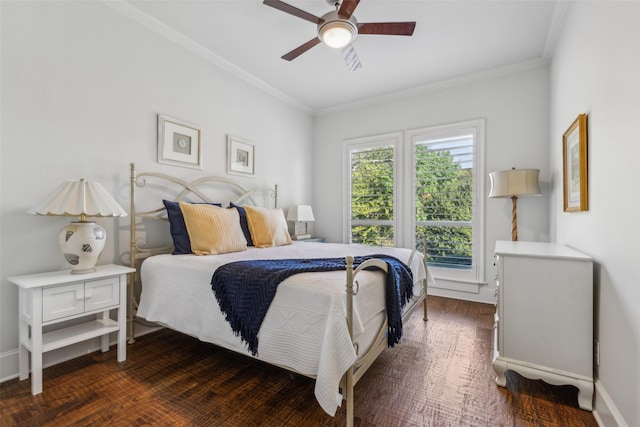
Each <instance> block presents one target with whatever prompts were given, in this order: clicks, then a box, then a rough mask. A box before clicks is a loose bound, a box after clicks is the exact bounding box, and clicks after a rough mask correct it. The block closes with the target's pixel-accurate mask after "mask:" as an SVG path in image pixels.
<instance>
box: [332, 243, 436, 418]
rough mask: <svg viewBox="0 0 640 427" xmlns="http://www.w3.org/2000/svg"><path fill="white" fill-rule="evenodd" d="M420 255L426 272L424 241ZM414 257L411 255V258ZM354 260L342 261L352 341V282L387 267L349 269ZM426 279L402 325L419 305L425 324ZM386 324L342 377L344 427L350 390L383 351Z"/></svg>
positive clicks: (351, 405)
mask: <svg viewBox="0 0 640 427" xmlns="http://www.w3.org/2000/svg"><path fill="white" fill-rule="evenodd" d="M423 248H424V252H425V256H424V258H423V262H424V267H425V272H426V271H427V262H426V249H427V245H426V241H424V246H423ZM414 254H415V250H414V253H413V254H412V255H411V256H412V257H413V256H414ZM353 262H354V258H353V257H352V256H348V257H346V264H347V284H346V293H347V326H348V328H349V336H350V337H351V340H352V341H353V335H354V331H353V298H354V297H355V296H356V295H357V294H358V282H357V281H356V279H355V278H356V275H357V274H358V273H359V272H360V271H362V270H365V269H367V268H369V267H377V268H379V269H380V270H382V271H384V273H385V274H388V272H389V271H388V270H389V268H388V266H387V263H386V262H384V261H382V260H380V259H369V260H367V261H365V262H363V263H362V264H360V265H359V266H358V267H357V268H354V267H353ZM426 297H427V279H426V277H425V279H423V281H422V294H420V295H418V296H417V297H414V299H412V301H411V302H410V303H409V304H410V306H409V307H408V308H407V310H406V311H405V312H404V314H403V317H402V321H403V322H405V321H406V320H407V319H408V318H409V316H410V315H411V314H412V313H413V311H414V310H415V309H416V308H417V307H418V306H419V305H420V303H421V302H422V304H423V320H424V321H427V320H428V318H427V298H426ZM386 334H387V321H386V320H385V322H384V323H383V325H382V326H381V327H380V330H379V331H378V335H377V336H376V339H375V340H374V344H373V345H372V346H371V348H370V349H369V350H368V351H367V353H366V354H364V355H363V356H362V357H360V358H359V359H358V360H357V361H356V362H355V363H354V364H353V365H352V366H350V367H349V369H348V370H347V372H346V373H345V375H344V377H343V380H342V385H341V386H342V389H343V390H342V391H343V398H344V400H345V401H346V421H347V422H346V424H347V427H352V426H353V425H354V412H355V411H354V409H355V402H354V387H355V385H356V384H357V382H358V381H359V380H360V378H362V376H363V375H364V373H365V372H366V371H367V369H369V367H370V366H371V365H372V364H373V362H374V361H375V360H376V358H377V357H378V356H379V355H380V353H381V352H382V351H383V350H384V349H385V348H387V339H386ZM353 345H354V349H355V351H356V355H358V352H359V348H358V345H357V343H354V344H353Z"/></svg>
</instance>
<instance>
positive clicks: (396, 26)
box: [358, 22, 416, 36]
mask: <svg viewBox="0 0 640 427" xmlns="http://www.w3.org/2000/svg"><path fill="white" fill-rule="evenodd" d="M415 28H416V23H415V22H365V23H362V24H358V34H385V35H390V36H411V35H413V30H414V29H415Z"/></svg>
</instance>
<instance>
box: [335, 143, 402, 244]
mask: <svg viewBox="0 0 640 427" xmlns="http://www.w3.org/2000/svg"><path fill="white" fill-rule="evenodd" d="M342 144H343V150H344V151H343V156H342V157H343V164H344V166H343V168H342V170H343V173H344V176H343V181H342V182H344V189H343V192H342V194H343V206H344V209H343V215H344V216H343V227H342V229H343V241H344V242H345V243H351V226H352V224H351V151H352V150H354V149H358V150H362V149H367V148H375V147H380V146H384V145H391V146H393V165H394V169H393V173H394V176H393V221H392V222H393V240H394V246H400V245H402V235H403V229H402V218H403V217H404V207H403V206H402V205H401V203H399V201H400V191H401V190H402V187H403V186H402V183H401V180H402V179H403V177H402V173H401V169H402V166H403V158H404V156H403V147H402V132H393V133H387V134H381V135H373V136H367V137H362V138H354V139H345V140H343V142H342Z"/></svg>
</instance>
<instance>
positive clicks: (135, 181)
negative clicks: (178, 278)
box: [127, 163, 427, 427]
mask: <svg viewBox="0 0 640 427" xmlns="http://www.w3.org/2000/svg"><path fill="white" fill-rule="evenodd" d="M130 171H131V176H130V184H131V207H130V240H129V245H130V254H129V263H130V266H131V267H133V268H136V271H135V272H132V273H129V274H128V283H127V285H128V319H127V336H128V342H129V343H130V344H132V343H134V342H135V337H134V334H135V330H134V325H135V312H136V309H137V301H136V298H135V286H136V283H137V282H138V273H137V272H138V270H139V269H138V268H137V264H138V262H139V261H141V260H143V259H144V258H147V257H150V256H152V255H158V254H164V253H171V251H172V249H173V245H172V244H169V245H162V246H157V247H147V246H145V245H146V241H145V239H143V238H140V237H138V236H137V231H138V228H139V227H140V226H141V222H143V220H144V219H147V220H161V221H168V218H167V216H166V210H165V208H164V206H162V207H159V208H155V209H152V210H144V211H140V212H138V211H137V209H136V197H135V194H136V188H142V187H145V186H146V185H147V180H151V179H153V180H157V181H158V182H161V183H164V186H162V189H166V191H167V193H168V190H169V187H168V186H171V188H178V190H177V196H174V197H172V198H171V199H172V200H173V201H180V200H190V198H192V197H194V196H195V197H196V198H197V201H199V202H205V203H213V202H214V200H212V199H211V198H210V197H209V196H207V194H205V192H204V191H203V187H205V186H207V185H210V186H212V187H215V188H222V189H223V190H224V191H225V192H226V193H228V194H233V195H235V199H233V200H231V201H232V202H233V203H234V204H237V205H240V204H243V203H245V204H246V203H249V204H251V205H254V206H255V205H257V204H256V200H255V199H256V198H257V196H258V195H262V196H263V197H265V195H266V197H268V198H270V199H273V205H274V206H275V207H278V186H277V185H276V186H274V187H273V188H266V187H256V188H253V189H249V190H247V189H245V188H244V187H242V186H241V185H239V184H238V183H236V182H233V181H231V180H229V179H227V178H223V177H216V176H206V177H202V178H198V179H196V180H194V181H191V182H187V181H184V180H182V179H179V178H176V177H174V176H170V175H166V174H162V173H155V172H146V173H136V166H135V163H131V165H130ZM154 182H155V181H154ZM174 194H175V193H174ZM215 202H219V200H215ZM423 244H424V252H425V253H426V248H427V246H426V241H424V239H423ZM415 252H416V250H415V249H414V251H413V253H412V254H411V257H413V256H414V254H415ZM353 261H354V259H353V257H351V256H348V257H346V264H347V269H346V299H347V300H346V303H347V319H346V321H347V325H348V328H349V335H350V336H351V338H352V339H353V298H354V297H355V296H357V294H358V281H357V280H356V276H357V274H358V273H359V272H360V271H362V270H364V269H366V268H369V267H377V268H379V269H381V270H383V271H384V272H385V274H386V273H387V272H388V268H387V264H386V263H385V262H384V261H382V260H379V259H370V260H368V261H366V262H364V263H362V264H360V265H359V266H358V267H357V268H354V267H353ZM424 265H425V271H426V269H427V262H426V256H425V257H424ZM422 290H423V291H422V294H421V295H418V296H414V297H413V299H412V301H411V302H409V306H408V307H407V309H406V310H405V312H404V314H403V319H402V320H403V322H404V321H406V320H407V319H408V318H409V316H410V315H411V314H412V313H413V312H414V311H415V310H416V308H417V307H418V306H419V305H420V303H422V304H423V310H424V317H423V319H424V320H425V321H426V320H427V300H426V295H427V279H426V278H425V279H424V280H423V283H422ZM386 331H387V322H386V321H385V322H384V324H383V325H382V326H381V327H380V330H379V331H378V334H377V336H376V339H375V340H374V344H373V345H372V346H371V348H370V349H369V350H368V351H367V353H366V354H364V355H363V356H362V357H359V358H358V359H357V360H356V362H355V363H354V365H352V366H351V367H349V369H348V370H347V372H346V373H345V375H344V376H343V378H342V381H341V383H340V387H341V389H342V394H343V399H344V400H346V421H347V422H346V424H347V426H348V427H351V426H353V423H354V393H353V390H354V387H355V385H356V384H357V383H358V381H359V380H360V378H362V376H363V375H364V373H365V372H366V371H367V369H368V368H369V367H370V366H371V364H372V363H373V362H374V361H375V360H376V358H377V357H378V355H380V353H381V352H382V351H383V350H384V349H385V348H386V347H387V339H386ZM354 349H355V351H356V355H358V356H360V355H359V349H358V345H357V344H355V343H354ZM280 367H282V368H284V369H287V370H291V369H290V368H288V367H286V366H280ZM296 373H299V372H296ZM303 375H304V374H303Z"/></svg>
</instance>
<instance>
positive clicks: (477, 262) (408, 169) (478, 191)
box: [403, 119, 486, 284]
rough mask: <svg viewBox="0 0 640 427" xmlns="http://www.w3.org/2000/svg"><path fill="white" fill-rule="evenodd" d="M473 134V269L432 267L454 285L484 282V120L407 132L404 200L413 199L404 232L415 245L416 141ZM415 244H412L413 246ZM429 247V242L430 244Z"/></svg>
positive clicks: (434, 271)
mask: <svg viewBox="0 0 640 427" xmlns="http://www.w3.org/2000/svg"><path fill="white" fill-rule="evenodd" d="M465 133H466V134H472V135H473V140H474V144H473V188H472V191H473V211H472V215H473V218H472V230H473V231H472V236H473V238H472V245H471V248H472V249H471V253H472V267H471V269H470V270H457V269H451V268H438V267H431V270H432V272H433V274H434V276H435V277H436V280H437V279H438V278H441V279H445V280H451V281H455V282H468V283H473V284H479V283H483V281H484V270H485V266H484V261H485V260H484V249H483V248H484V246H485V237H484V227H483V224H484V222H485V220H484V217H485V207H484V203H485V202H484V199H485V194H484V188H485V175H486V174H485V161H484V146H485V120H484V119H477V120H470V121H465V122H458V123H452V124H447V125H440V126H430V127H425V128H420V129H413V130H409V131H406V132H405V135H404V139H405V145H406V147H405V148H406V150H407V151H409V152H410V155H408V156H406V157H405V164H404V167H403V170H404V171H405V173H404V182H406V183H408V185H406V186H405V188H406V189H407V195H406V198H404V200H407V199H410V200H411V203H410V206H409V208H410V209H407V211H408V212H406V217H405V221H404V222H405V224H408V226H407V227H405V228H404V229H403V232H404V233H405V234H404V240H405V242H413V241H414V239H415V234H414V233H415V230H416V215H415V212H416V201H415V194H416V181H415V166H416V156H415V152H416V151H415V144H416V142H420V141H424V140H433V139H439V138H447V137H451V136H456V135H460V134H465ZM411 244H412V245H413V243H411ZM427 244H428V242H427Z"/></svg>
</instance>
